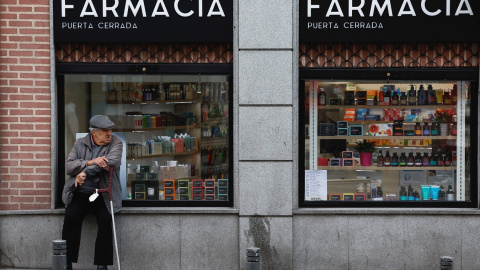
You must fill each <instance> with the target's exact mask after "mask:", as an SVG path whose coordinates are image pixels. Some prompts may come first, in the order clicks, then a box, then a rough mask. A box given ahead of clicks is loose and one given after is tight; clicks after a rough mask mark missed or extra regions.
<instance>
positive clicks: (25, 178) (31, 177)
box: [20, 174, 50, 181]
mask: <svg viewBox="0 0 480 270" xmlns="http://www.w3.org/2000/svg"><path fill="white" fill-rule="evenodd" d="M20 180H22V181H38V180H50V175H43V174H35V175H28V174H24V175H20Z"/></svg>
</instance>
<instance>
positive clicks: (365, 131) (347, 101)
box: [304, 80, 471, 203]
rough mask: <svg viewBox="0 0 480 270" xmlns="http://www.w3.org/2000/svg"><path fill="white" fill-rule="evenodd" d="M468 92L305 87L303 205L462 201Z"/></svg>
mask: <svg viewBox="0 0 480 270" xmlns="http://www.w3.org/2000/svg"><path fill="white" fill-rule="evenodd" d="M469 87H470V82H468V81H390V83H389V84H388V85H385V84H384V82H379V81H355V82H344V81H330V80H329V81H318V80H310V81H306V82H305V89H304V91H305V201H318V200H321V201H327V200H328V201H334V200H341V201H349V200H351V201H418V202H419V203H421V202H424V201H428V202H432V201H439V202H440V201H444V202H447V201H469V200H470V177H471V175H470V169H469V155H470V147H471V141H470V98H471V95H470V93H469V91H470V90H469V89H470V88H469ZM372 146H373V147H372ZM373 148H375V149H373ZM373 150H375V151H373ZM372 151H373V152H372Z"/></svg>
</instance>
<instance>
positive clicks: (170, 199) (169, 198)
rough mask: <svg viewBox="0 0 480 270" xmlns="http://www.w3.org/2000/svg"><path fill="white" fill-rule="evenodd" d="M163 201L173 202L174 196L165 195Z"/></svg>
mask: <svg viewBox="0 0 480 270" xmlns="http://www.w3.org/2000/svg"><path fill="white" fill-rule="evenodd" d="M165 201H175V194H173V195H167V194H165Z"/></svg>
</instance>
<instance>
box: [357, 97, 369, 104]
mask: <svg viewBox="0 0 480 270" xmlns="http://www.w3.org/2000/svg"><path fill="white" fill-rule="evenodd" d="M357 105H358V106H366V105H367V99H366V98H358V99H357Z"/></svg>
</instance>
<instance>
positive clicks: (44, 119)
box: [20, 117, 51, 123]
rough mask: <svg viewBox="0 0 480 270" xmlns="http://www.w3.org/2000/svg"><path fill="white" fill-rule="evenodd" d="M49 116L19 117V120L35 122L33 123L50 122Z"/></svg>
mask: <svg viewBox="0 0 480 270" xmlns="http://www.w3.org/2000/svg"><path fill="white" fill-rule="evenodd" d="M50 119H51V118H50V117H20V121H21V122H23V123H25V122H35V123H50Z"/></svg>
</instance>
